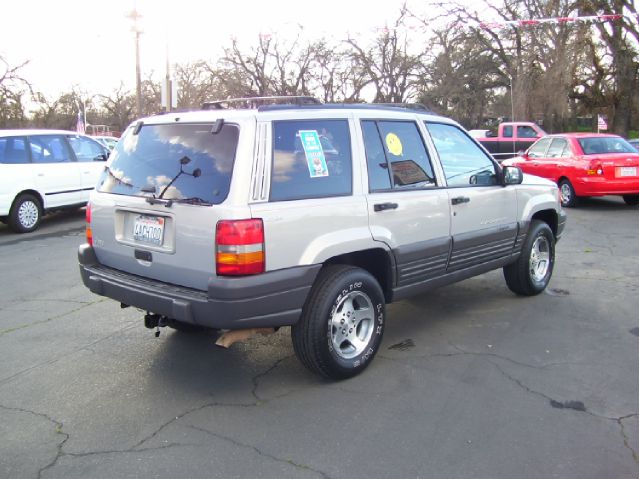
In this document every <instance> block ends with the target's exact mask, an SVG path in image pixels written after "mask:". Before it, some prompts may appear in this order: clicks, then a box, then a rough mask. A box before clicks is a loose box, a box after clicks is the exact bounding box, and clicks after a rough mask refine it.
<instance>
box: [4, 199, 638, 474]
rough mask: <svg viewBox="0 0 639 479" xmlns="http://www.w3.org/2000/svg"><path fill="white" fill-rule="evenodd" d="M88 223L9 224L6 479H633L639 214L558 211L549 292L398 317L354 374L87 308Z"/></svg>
mask: <svg viewBox="0 0 639 479" xmlns="http://www.w3.org/2000/svg"><path fill="white" fill-rule="evenodd" d="M82 241H83V212H77V213H65V214H58V215H54V216H53V217H52V218H48V219H47V220H46V221H45V222H44V224H43V226H42V228H41V229H40V230H39V231H38V232H36V233H34V234H31V235H15V234H12V233H10V232H9V231H8V230H7V228H6V227H5V226H4V225H2V226H0V265H1V267H2V276H1V277H2V287H1V288H0V352H1V358H2V359H1V361H0V438H1V439H0V477H2V478H87V477H90V478H113V477H140V478H155V477H157V478H173V477H189V478H213V477H220V478H222V477H224V478H246V477H251V478H253V477H264V478H272V477H273V478H286V477H294V478H306V477H308V478H318V477H320V478H322V477H323V478H335V479H337V478H360V477H361V478H364V477H365V478H372V477H402V478H404V477H405V478H442V479H455V478H486V479H502V478H503V479H513V478H531V479H532V478H553V477H554V478H579V479H588V478H593V479H599V478H617V479H619V478H622V479H623V478H639V367H638V364H637V363H638V352H639V314H638V311H639V208H636V207H634V208H633V207H627V206H625V205H624V204H623V203H622V202H621V201H620V200H618V199H616V198H611V197H610V198H603V199H593V200H589V201H586V202H585V204H584V206H582V207H580V208H578V209H571V210H568V226H567V230H566V232H565V235H564V237H563V239H562V240H561V241H560V242H559V243H558V245H557V264H556V269H555V273H554V276H553V280H552V281H551V285H550V289H549V290H548V291H547V293H545V294H542V295H539V296H537V297H533V298H520V297H516V296H514V295H513V294H511V293H510V292H509V290H508V289H507V288H506V286H505V283H504V281H503V278H502V275H501V272H500V271H496V272H492V273H489V274H486V275H483V276H480V277H478V278H474V279H470V280H467V281H464V282H462V283H459V284H456V285H453V286H449V287H446V288H441V289H439V290H436V291H433V292H431V293H429V294H425V295H423V296H420V297H417V298H414V299H411V300H408V301H402V302H399V303H396V304H393V305H391V306H389V308H388V315H387V316H388V318H389V321H388V324H387V329H386V333H385V337H384V341H383V344H382V349H381V350H380V353H379V354H378V355H377V357H376V358H375V360H374V361H373V363H372V364H371V366H370V367H369V368H368V369H367V370H366V371H365V372H364V374H362V375H360V376H359V377H356V378H354V379H351V380H348V381H342V382H330V381H326V380H323V379H320V378H318V377H316V376H314V375H312V374H311V373H309V372H307V371H306V370H305V369H304V368H303V367H302V366H301V365H300V363H299V362H298V361H297V360H296V358H295V356H294V354H293V349H292V345H291V342H290V339H289V331H288V330H287V329H286V328H283V329H281V330H280V331H279V332H278V333H276V334H275V335H272V336H267V337H263V336H257V337H255V338H253V339H251V340H249V341H247V342H245V343H242V344H236V345H234V346H233V347H231V349H229V350H222V349H219V348H217V347H215V346H214V341H215V339H216V338H215V336H214V335H212V334H199V335H188V334H184V333H179V332H174V331H171V330H163V331H162V334H161V336H160V337H159V338H157V339H156V338H155V337H154V336H153V332H152V331H149V330H147V329H145V328H144V327H143V324H142V313H140V312H138V311H136V310H133V309H132V308H129V309H125V310H122V309H120V307H119V305H118V304H117V303H115V302H113V301H111V300H108V299H104V298H101V297H98V296H95V295H92V294H91V293H89V292H88V290H86V289H85V288H84V286H83V285H82V284H81V282H80V277H79V273H78V267H77V260H76V251H77V246H78V245H79V244H80V243H81V242H82Z"/></svg>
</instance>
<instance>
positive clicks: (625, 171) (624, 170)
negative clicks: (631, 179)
mask: <svg viewBox="0 0 639 479" xmlns="http://www.w3.org/2000/svg"><path fill="white" fill-rule="evenodd" d="M617 176H637V167H636V166H620V167H619V168H617Z"/></svg>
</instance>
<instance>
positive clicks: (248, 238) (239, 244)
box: [215, 218, 265, 276]
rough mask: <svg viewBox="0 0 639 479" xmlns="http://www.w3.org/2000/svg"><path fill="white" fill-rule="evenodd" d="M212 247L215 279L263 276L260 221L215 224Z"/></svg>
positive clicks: (262, 233) (262, 228) (224, 221)
mask: <svg viewBox="0 0 639 479" xmlns="http://www.w3.org/2000/svg"><path fill="white" fill-rule="evenodd" d="M215 244H216V252H215V266H216V271H217V274H218V276H242V275H248V274H259V273H263V272H264V270H265V261H264V223H263V222H262V220H261V219H260V218H257V219H247V220H223V221H219V222H218V223H217V228H216V231H215Z"/></svg>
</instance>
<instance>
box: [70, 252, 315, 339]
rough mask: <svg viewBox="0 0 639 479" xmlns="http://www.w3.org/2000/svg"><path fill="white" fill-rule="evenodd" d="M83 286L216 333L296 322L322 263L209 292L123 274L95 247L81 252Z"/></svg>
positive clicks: (234, 281)
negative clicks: (99, 256)
mask: <svg viewBox="0 0 639 479" xmlns="http://www.w3.org/2000/svg"><path fill="white" fill-rule="evenodd" d="M78 260H79V262H80V273H81V275H82V281H83V282H84V284H85V285H86V286H87V287H88V288H89V289H90V290H91V291H92V292H94V293H96V294H99V295H102V296H106V297H109V298H111V299H115V300H116V301H120V302H121V303H123V304H126V305H129V306H135V307H137V308H140V309H143V310H146V311H149V312H152V313H156V314H160V315H163V316H167V317H169V318H172V319H177V320H178V321H183V322H185V323H192V324H198V325H201V326H207V327H210V328H215V329H242V328H252V327H276V326H287V325H291V324H295V323H296V322H297V320H298V319H299V317H300V314H301V312H302V306H303V305H304V302H305V301H306V297H307V296H308V293H309V291H310V289H311V286H312V285H313V282H314V281H315V277H316V276H317V273H318V272H319V270H320V268H321V267H322V265H321V264H320V265H310V266H301V267H296V268H289V269H284V270H278V271H273V272H268V273H264V274H261V275H255V276H245V277H239V278H212V279H211V281H209V287H208V291H200V290H195V289H192V288H185V287H182V286H176V285H172V284H168V283H164V282H161V281H156V280H152V279H148V278H142V277H140V276H136V275H133V274H129V273H124V272H121V271H118V270H115V269H112V268H108V267H106V266H102V265H101V264H99V263H98V261H97V258H96V256H95V253H94V251H93V248H91V247H89V245H82V246H80V249H79V251H78Z"/></svg>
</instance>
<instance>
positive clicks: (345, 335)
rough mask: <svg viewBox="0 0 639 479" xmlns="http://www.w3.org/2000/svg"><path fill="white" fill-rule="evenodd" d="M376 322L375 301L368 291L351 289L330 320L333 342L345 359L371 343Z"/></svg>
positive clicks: (338, 304)
mask: <svg viewBox="0 0 639 479" xmlns="http://www.w3.org/2000/svg"><path fill="white" fill-rule="evenodd" d="M374 324H375V313H374V309H373V302H372V301H371V299H370V298H369V297H368V295H367V294H366V293H363V292H361V291H351V292H350V293H348V294H347V295H346V296H344V297H343V298H342V299H341V300H340V301H339V302H338V303H337V306H336V307H335V309H334V310H333V313H332V314H331V320H330V334H331V344H332V346H333V350H334V351H335V352H336V353H337V355H338V356H339V357H341V358H344V359H351V358H354V357H356V356H359V355H360V354H361V353H363V352H364V350H365V349H366V348H367V346H368V344H369V343H370V340H371V336H373V331H374V330H375V328H374Z"/></svg>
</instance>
